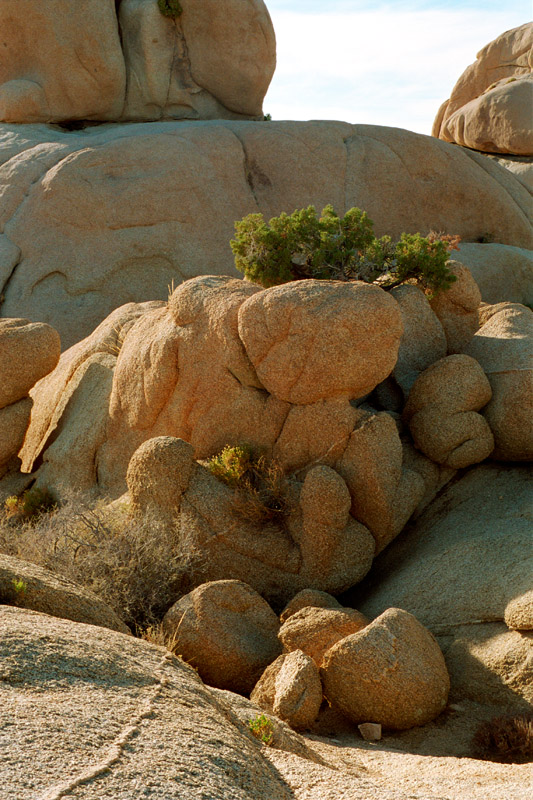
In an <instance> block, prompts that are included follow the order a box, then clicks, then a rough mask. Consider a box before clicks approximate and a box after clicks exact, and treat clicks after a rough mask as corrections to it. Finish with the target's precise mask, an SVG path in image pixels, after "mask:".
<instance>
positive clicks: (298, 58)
mask: <svg viewBox="0 0 533 800" xmlns="http://www.w3.org/2000/svg"><path fill="white" fill-rule="evenodd" d="M266 3H267V6H268V9H269V11H270V14H271V17H272V21H273V23H274V28H275V30H276V37H277V42H278V66H277V69H276V74H275V75H274V79H273V81H272V84H271V86H270V89H269V91H268V94H267V96H266V98H265V102H264V109H265V112H268V113H270V114H272V117H273V119H277V120H280V119H296V120H302V119H339V120H345V121H346V122H359V123H367V124H375V125H391V126H395V127H400V128H407V129H409V130H413V131H417V132H418V133H426V134H429V133H431V125H432V122H433V119H434V117H435V114H436V113H437V110H438V108H439V106H440V104H441V103H442V102H443V101H444V100H446V98H447V97H449V95H450V91H451V89H452V87H453V85H454V83H455V81H456V80H457V78H458V77H459V76H460V74H461V73H462V72H463V70H464V69H465V67H467V66H468V64H471V63H472V62H473V61H475V57H476V53H477V52H478V50H480V49H481V48H482V47H484V45H486V44H488V43H489V42H490V41H492V39H494V38H496V36H498V35H499V34H500V33H503V32H504V31H506V30H509V29H510V28H515V27H517V26H518V25H523V24H524V23H525V22H528V21H530V20H531V18H532V17H533V5H532V2H531V0H463V1H462V2H460V0H451V2H439V0H389V2H380V0H374V2H369V1H368V0H266ZM504 9H505V10H504Z"/></svg>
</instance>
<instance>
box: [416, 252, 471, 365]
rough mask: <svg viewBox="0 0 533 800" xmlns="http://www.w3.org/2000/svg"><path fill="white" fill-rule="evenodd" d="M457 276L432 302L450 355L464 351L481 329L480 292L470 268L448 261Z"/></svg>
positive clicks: (449, 267)
mask: <svg viewBox="0 0 533 800" xmlns="http://www.w3.org/2000/svg"><path fill="white" fill-rule="evenodd" d="M447 267H448V269H449V270H450V272H451V273H452V274H453V275H455V277H456V279H457V280H455V281H454V283H452V285H451V286H450V288H449V289H447V290H446V291H443V292H437V293H436V294H435V296H434V297H433V298H432V299H431V300H430V301H429V302H430V306H431V308H432V309H433V311H434V312H435V314H436V315H437V317H438V318H439V320H440V323H441V325H442V327H443V329H444V333H445V336H446V342H447V347H448V355H450V354H451V353H462V352H463V350H464V348H465V347H466V345H467V344H468V342H469V341H470V339H471V338H472V336H473V335H474V334H475V332H476V331H477V329H478V328H479V321H478V309H479V306H480V304H481V292H480V291H479V287H478V285H477V283H476V282H475V280H474V278H473V277H472V273H471V272H470V270H469V269H468V268H467V267H465V266H463V264H460V263H459V262H458V261H448V264H447Z"/></svg>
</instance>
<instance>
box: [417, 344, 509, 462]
mask: <svg viewBox="0 0 533 800" xmlns="http://www.w3.org/2000/svg"><path fill="white" fill-rule="evenodd" d="M491 394H492V393H491V388H490V384H489V381H488V380H487V378H486V376H485V374H484V372H483V369H482V368H481V366H480V365H479V363H478V362H477V361H476V360H475V359H473V358H471V357H470V356H467V355H452V356H448V357H447V358H442V359H440V361H437V362H436V363H435V364H433V365H432V366H431V367H428V369H427V370H426V371H425V372H423V373H422V375H421V376H420V377H419V378H418V380H417V381H416V383H415V384H414V386H413V388H412V390H411V394H410V395H409V400H408V401H407V405H406V406H405V410H404V420H405V421H406V422H407V423H408V425H409V430H410V431H411V435H412V437H413V440H414V442H415V445H416V447H418V448H419V449H420V450H422V452H423V453H424V454H425V455H426V456H428V458H430V459H431V460H432V461H435V462H436V463H437V464H442V465H444V466H446V467H451V468H452V469H460V468H462V467H467V466H470V465H471V464H476V463H478V462H479V461H483V460H484V459H485V458H487V457H488V456H489V455H490V454H491V453H492V451H493V449H494V438H493V435H492V433H491V429H490V428H489V426H488V424H487V423H486V420H485V419H484V418H483V417H482V416H481V414H478V413H476V412H477V410H479V409H481V408H483V406H485V405H486V404H487V403H488V402H489V400H490V398H491Z"/></svg>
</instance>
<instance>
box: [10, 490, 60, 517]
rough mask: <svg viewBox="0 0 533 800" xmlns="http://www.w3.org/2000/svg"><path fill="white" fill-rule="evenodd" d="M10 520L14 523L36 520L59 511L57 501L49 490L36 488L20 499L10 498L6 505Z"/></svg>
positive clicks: (26, 492)
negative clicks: (43, 515)
mask: <svg viewBox="0 0 533 800" xmlns="http://www.w3.org/2000/svg"><path fill="white" fill-rule="evenodd" d="M4 508H5V511H6V514H7V516H8V518H10V519H12V520H14V521H22V520H24V521H27V520H31V519H35V518H37V517H39V516H41V514H48V513H49V512H51V511H55V510H56V509H57V499H56V497H55V496H54V495H53V494H52V492H50V491H49V490H48V489H46V488H43V489H40V488H38V487H37V486H34V487H33V488H31V489H27V490H26V491H25V492H24V494H22V495H21V496H20V497H8V498H7V500H6V501H5V503H4Z"/></svg>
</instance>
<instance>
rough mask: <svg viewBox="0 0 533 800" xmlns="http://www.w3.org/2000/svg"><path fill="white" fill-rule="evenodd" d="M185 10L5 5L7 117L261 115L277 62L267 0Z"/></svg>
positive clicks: (0, 97) (0, 103)
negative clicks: (165, 13)
mask: <svg viewBox="0 0 533 800" xmlns="http://www.w3.org/2000/svg"><path fill="white" fill-rule="evenodd" d="M179 5H180V6H181V5H182V8H181V13H177V14H176V15H173V14H170V15H164V14H162V13H161V11H160V8H159V4H158V2H156V0H120V2H119V3H116V2H114V0H87V2H85V3H83V5H81V4H79V3H76V4H72V3H70V2H69V0H50V2H47V3H45V4H43V3H41V2H40V0H25V2H24V3H22V4H21V3H20V2H19V0H4V2H3V3H2V4H1V8H0V26H1V27H2V36H3V44H4V46H3V48H2V53H1V55H0V119H1V120H2V121H4V122H63V121H68V122H72V121H73V120H98V121H106V120H120V119H124V120H130V119H138V120H141V119H142V120H154V119H161V118H172V117H174V118H177V119H182V118H186V119H213V118H215V119H221V118H235V117H237V118H239V117H252V118H253V117H255V118H257V117H258V116H260V115H261V114H262V110H261V107H262V102H263V97H264V95H265V93H266V90H267V88H268V85H269V83H270V80H271V78H272V75H273V73H274V67H275V61H276V44H275V38H274V31H273V28H272V23H271V21H270V16H269V14H268V11H267V9H266V6H265V4H264V3H263V0H244V2H242V0H240V2H237V0H229V2H226V3H224V4H223V6H221V4H220V3H216V2H214V1H213V0H204V1H203V2H202V3H193V2H190V0H189V1H187V0H185V1H184V2H183V4H179ZM117 11H118V18H117ZM57 42H60V44H61V46H60V47H59V48H58V47H57V44H56V43H57ZM51 53H53V56H51ZM28 75H31V78H29V77H28Z"/></svg>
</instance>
